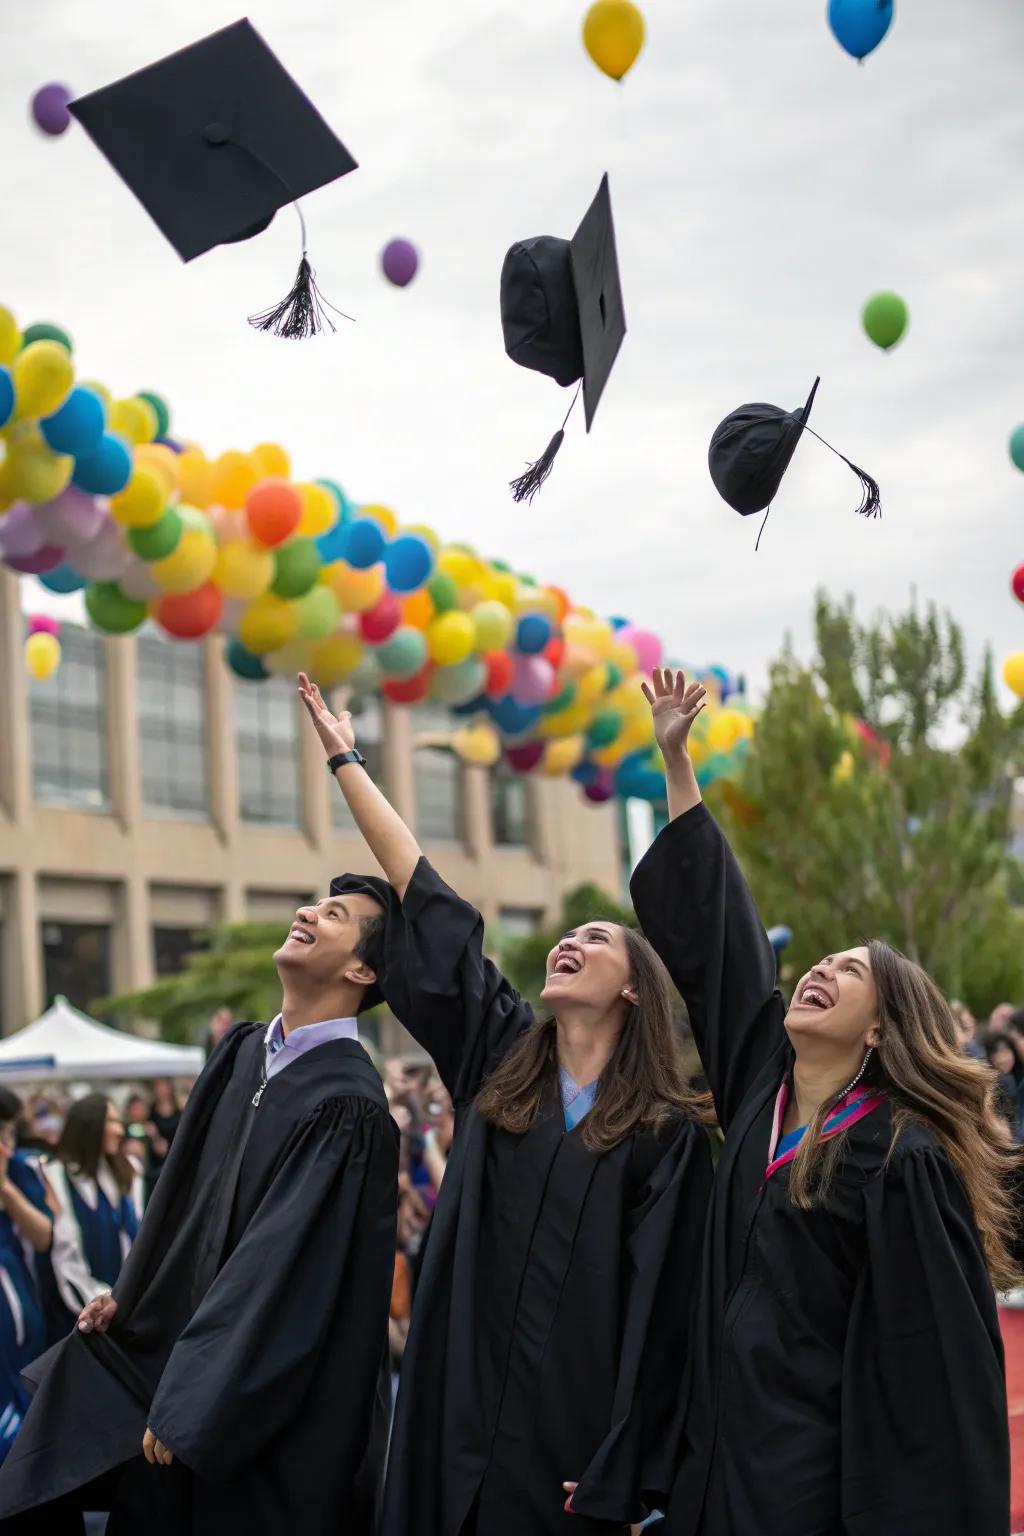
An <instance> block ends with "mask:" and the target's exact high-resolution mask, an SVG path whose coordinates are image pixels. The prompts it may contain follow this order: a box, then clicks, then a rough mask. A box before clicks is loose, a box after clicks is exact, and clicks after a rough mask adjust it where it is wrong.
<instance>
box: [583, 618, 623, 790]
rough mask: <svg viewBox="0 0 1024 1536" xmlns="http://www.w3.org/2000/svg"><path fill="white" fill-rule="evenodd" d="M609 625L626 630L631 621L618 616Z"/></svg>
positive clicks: (609, 621)
mask: <svg viewBox="0 0 1024 1536" xmlns="http://www.w3.org/2000/svg"><path fill="white" fill-rule="evenodd" d="M608 623H609V624H610V625H611V627H612V629H625V628H626V625H627V624H629V623H630V620H629V619H623V618H620V617H619V616H618V615H616V616H615V618H613V619H609V620H608ZM591 782H593V781H591Z"/></svg>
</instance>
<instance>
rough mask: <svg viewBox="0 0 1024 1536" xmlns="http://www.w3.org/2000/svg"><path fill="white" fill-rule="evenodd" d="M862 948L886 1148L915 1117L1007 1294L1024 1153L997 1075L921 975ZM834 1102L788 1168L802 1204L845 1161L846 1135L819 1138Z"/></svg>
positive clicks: (879, 947) (871, 1070)
mask: <svg viewBox="0 0 1024 1536" xmlns="http://www.w3.org/2000/svg"><path fill="white" fill-rule="evenodd" d="M868 954H869V956H870V960H871V974H872V977H873V979H874V983H875V989H876V992H877V995H878V1024H879V1031H878V1033H879V1043H878V1045H877V1047H876V1048H875V1050H874V1052H873V1054H872V1057H871V1061H870V1063H869V1065H868V1069H867V1071H866V1072H865V1074H864V1079H863V1080H864V1082H865V1083H866V1084H869V1085H871V1086H874V1087H882V1088H884V1089H885V1090H886V1093H887V1094H888V1097H889V1102H890V1105H891V1110H892V1128H893V1137H892V1144H893V1146H895V1145H896V1142H897V1141H898V1139H899V1137H900V1135H901V1133H902V1132H903V1131H904V1130H905V1129H906V1127H907V1126H908V1125H910V1124H911V1123H912V1122H917V1123H918V1124H922V1125H926V1126H927V1127H928V1129H929V1130H930V1131H931V1132H932V1134H933V1135H934V1136H935V1138H936V1140H937V1141H938V1143H939V1145H940V1146H941V1147H942V1148H943V1150H944V1151H945V1153H946V1155H947V1157H948V1158H949V1160H950V1162H951V1163H952V1165H953V1167H954V1168H955V1169H956V1172H957V1174H958V1175H959V1177H960V1180H961V1182H962V1184H963V1186H964V1188H965V1190H966V1191H967V1197H968V1199H969V1200H970V1202H971V1208H972V1210H973V1212H974V1221H975V1225H976V1226H977V1228H978V1235H979V1237H980V1238H981V1243H982V1248H983V1249H984V1253H985V1259H986V1262H987V1264H988V1269H989V1273H990V1275H991V1277H992V1282H993V1284H994V1285H995V1286H996V1288H997V1289H1000V1290H1008V1289H1009V1288H1010V1287H1011V1286H1013V1285H1016V1284H1017V1283H1018V1281H1019V1278H1020V1262H1019V1260H1018V1258H1017V1257H1016V1256H1015V1252H1014V1250H1015V1247H1016V1231H1017V1225H1018V1219H1017V1215H1016V1209H1015V1207H1016V1197H1017V1193H1018V1184H1019V1178H1020V1168H1021V1159H1022V1156H1024V1153H1022V1151H1021V1150H1020V1149H1019V1148H1017V1147H1015V1146H1014V1144H1013V1142H1012V1141H1011V1140H1010V1137H1009V1134H1008V1132H1007V1128H1006V1123H1005V1121H1004V1120H1003V1119H1001V1117H1000V1116H999V1114H998V1112H997V1110H996V1107H995V1094H996V1078H995V1074H994V1073H993V1072H992V1071H991V1069H990V1068H988V1067H986V1066H984V1065H983V1064H982V1063H980V1062H975V1061H969V1060H968V1059H967V1058H966V1057H964V1056H963V1055H961V1053H960V1048H959V1043H958V1037H957V1028H956V1018H955V1016H954V1014H953V1010H952V1008H951V1006H950V1004H949V1003H948V1002H947V1001H946V999H945V998H944V997H943V995H942V993H941V992H940V991H939V989H938V987H937V986H936V985H935V983H934V981H932V979H931V977H930V976H929V975H928V974H927V972H926V971H923V970H922V969H921V967H920V966H919V965H916V964H915V963H914V961H913V960H908V959H907V957H906V955H902V954H900V952H899V950H896V949H893V948H892V947H891V946H890V945H889V944H885V943H883V942H882V941H881V940H880V939H871V940H870V941H869V942H868ZM834 1104H835V1101H834V1100H828V1101H826V1103H824V1104H822V1105H820V1106H819V1108H818V1110H817V1113H816V1114H815V1116H814V1118H813V1120H812V1121H811V1123H810V1125H809V1126H808V1128H807V1133H806V1135H805V1136H804V1138H803V1140H802V1141H801V1143H800V1148H799V1151H798V1152H797V1155H796V1157H795V1158H794V1159H793V1162H792V1164H791V1165H790V1174H789V1194H790V1199H791V1200H793V1202H794V1203H795V1204H796V1205H798V1206H801V1207H802V1208H803V1209H804V1210H809V1209H811V1208H812V1207H813V1206H815V1205H818V1204H820V1203H821V1202H822V1200H824V1198H825V1197H826V1195H827V1194H828V1190H829V1187H830V1185H831V1183H832V1179H833V1177H834V1175H835V1172H836V1168H837V1167H838V1165H839V1162H840V1160H841V1158H842V1153H843V1145H844V1143H845V1141H846V1132H841V1133H840V1134H839V1135H838V1136H833V1137H831V1138H830V1139H829V1140H828V1141H824V1142H823V1141H822V1140H821V1139H820V1138H821V1131H822V1127H823V1126H824V1123H825V1120H826V1118H827V1116H828V1114H829V1113H830V1112H831V1110H832V1109H833V1107H834ZM890 1155H891V1149H890Z"/></svg>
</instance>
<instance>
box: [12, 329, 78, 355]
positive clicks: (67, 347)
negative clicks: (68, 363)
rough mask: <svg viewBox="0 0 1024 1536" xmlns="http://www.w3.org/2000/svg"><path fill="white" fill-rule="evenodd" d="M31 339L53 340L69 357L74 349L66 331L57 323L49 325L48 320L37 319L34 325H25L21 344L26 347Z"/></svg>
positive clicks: (30, 342)
mask: <svg viewBox="0 0 1024 1536" xmlns="http://www.w3.org/2000/svg"><path fill="white" fill-rule="evenodd" d="M33 341H55V342H56V343H57V345H58V346H59V347H63V348H64V351H65V352H66V353H67V354H68V356H69V357H70V355H71V353H72V352H73V351H74V350H75V348H74V343H73V342H72V340H71V337H70V336H69V335H68V333H67V331H64V330H62V329H61V327H60V326H59V325H51V323H50V321H49V320H37V321H36V322H35V324H34V325H26V327H25V333H24V335H23V336H22V338H21V344H22V346H23V347H27V346H30V345H31V344H32V342H33Z"/></svg>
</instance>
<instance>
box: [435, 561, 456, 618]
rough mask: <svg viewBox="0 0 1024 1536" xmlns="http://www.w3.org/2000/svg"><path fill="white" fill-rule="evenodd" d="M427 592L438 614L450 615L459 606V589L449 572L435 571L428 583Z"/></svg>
mask: <svg viewBox="0 0 1024 1536" xmlns="http://www.w3.org/2000/svg"><path fill="white" fill-rule="evenodd" d="M427 591H428V592H429V593H430V599H431V602H432V603H433V604H434V608H435V609H436V611H437V612H438V613H448V612H449V610H450V609H452V608H457V607H458V605H459V589H458V587H457V586H456V584H455V580H454V578H453V577H451V576H449V575H448V572H447V571H435V572H434V574H433V576H431V578H430V580H429V581H428V582H427Z"/></svg>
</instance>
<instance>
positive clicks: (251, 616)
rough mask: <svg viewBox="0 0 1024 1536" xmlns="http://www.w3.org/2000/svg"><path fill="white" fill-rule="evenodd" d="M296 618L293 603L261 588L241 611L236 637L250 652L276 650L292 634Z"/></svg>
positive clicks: (255, 654)
mask: <svg viewBox="0 0 1024 1536" xmlns="http://www.w3.org/2000/svg"><path fill="white" fill-rule="evenodd" d="M297 623H298V618H297V615H296V613H295V607H294V605H293V604H292V603H290V602H289V601H288V600H287V599H286V598H283V597H278V596H276V594H275V593H273V592H264V593H263V594H262V595H261V596H260V597H257V598H254V599H253V601H252V602H251V603H250V604H249V606H248V608H246V610H245V612H244V613H243V615H242V621H241V623H240V624H239V626H238V638H239V640H241V642H242V644H243V645H244V646H245V648H246V650H248V651H251V652H252V653H253V655H254V656H265V655H266V654H267V652H268V651H277V650H280V648H281V646H282V645H287V643H288V641H289V640H290V639H291V638H292V636H293V635H294V634H295V629H296V625H297Z"/></svg>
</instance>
